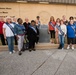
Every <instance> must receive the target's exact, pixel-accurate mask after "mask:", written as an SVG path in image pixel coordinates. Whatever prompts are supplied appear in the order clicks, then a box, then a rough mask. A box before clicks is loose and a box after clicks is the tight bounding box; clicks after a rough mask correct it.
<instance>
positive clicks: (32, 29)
mask: <svg viewBox="0 0 76 75" xmlns="http://www.w3.org/2000/svg"><path fill="white" fill-rule="evenodd" d="M28 40H29V51H30V52H31V51H32V50H33V51H35V50H36V49H35V42H36V40H37V29H36V25H35V21H34V20H32V21H31V25H30V26H29V28H28Z"/></svg>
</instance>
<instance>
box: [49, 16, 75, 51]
mask: <svg viewBox="0 0 76 75" xmlns="http://www.w3.org/2000/svg"><path fill="white" fill-rule="evenodd" d="M48 26H49V27H48V28H49V29H48V33H50V34H51V43H57V44H59V47H58V49H62V50H63V49H64V44H65V37H66V38H67V44H68V46H67V49H70V48H71V49H73V50H74V44H75V43H76V19H75V18H74V17H73V16H71V17H69V21H68V20H67V19H66V17H65V15H63V16H62V19H60V18H57V19H56V21H55V19H54V17H53V16H51V18H50V22H49V24H48Z"/></svg>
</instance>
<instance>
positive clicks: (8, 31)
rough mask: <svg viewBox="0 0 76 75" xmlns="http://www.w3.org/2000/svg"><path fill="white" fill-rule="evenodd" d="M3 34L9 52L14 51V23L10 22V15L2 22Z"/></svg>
mask: <svg viewBox="0 0 76 75" xmlns="http://www.w3.org/2000/svg"><path fill="white" fill-rule="evenodd" d="M3 34H4V38H5V39H6V40H7V42H8V48H9V52H10V54H12V53H13V52H15V51H14V43H13V41H14V24H13V23H12V20H11V17H7V18H6V23H4V24H3Z"/></svg>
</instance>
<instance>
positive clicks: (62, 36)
mask: <svg viewBox="0 0 76 75" xmlns="http://www.w3.org/2000/svg"><path fill="white" fill-rule="evenodd" d="M61 31H62V33H61ZM66 33H67V28H66V25H65V24H64V21H63V20H61V21H60V30H59V44H60V45H59V49H62V50H63V49H64V40H65V35H66Z"/></svg>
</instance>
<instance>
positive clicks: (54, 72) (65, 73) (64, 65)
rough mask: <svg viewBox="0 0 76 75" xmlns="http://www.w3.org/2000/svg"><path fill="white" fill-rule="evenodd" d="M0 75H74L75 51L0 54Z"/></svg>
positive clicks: (5, 52)
mask: <svg viewBox="0 0 76 75" xmlns="http://www.w3.org/2000/svg"><path fill="white" fill-rule="evenodd" d="M0 75H76V50H74V51H72V50H57V49H55V50H54V49H51V50H37V51H35V52H34V51H32V52H29V51H25V52H24V53H23V54H22V56H19V55H18V52H16V53H14V54H12V55H10V54H9V53H8V51H4V52H0Z"/></svg>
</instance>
